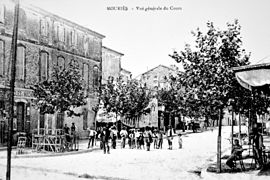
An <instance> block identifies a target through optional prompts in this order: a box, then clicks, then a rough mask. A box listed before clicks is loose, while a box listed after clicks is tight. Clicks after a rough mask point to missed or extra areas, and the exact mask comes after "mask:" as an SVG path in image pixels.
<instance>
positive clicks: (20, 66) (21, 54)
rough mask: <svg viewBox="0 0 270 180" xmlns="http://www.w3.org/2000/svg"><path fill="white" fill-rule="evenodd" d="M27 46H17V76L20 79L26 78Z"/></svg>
mask: <svg viewBox="0 0 270 180" xmlns="http://www.w3.org/2000/svg"><path fill="white" fill-rule="evenodd" d="M24 63H25V48H24V47H22V46H19V47H18V48H17V62H16V77H17V79H19V80H24V66H25V64H24Z"/></svg>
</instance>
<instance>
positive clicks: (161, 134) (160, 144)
mask: <svg viewBox="0 0 270 180" xmlns="http://www.w3.org/2000/svg"><path fill="white" fill-rule="evenodd" d="M162 144H163V131H162V130H160V131H159V132H158V148H160V149H162Z"/></svg>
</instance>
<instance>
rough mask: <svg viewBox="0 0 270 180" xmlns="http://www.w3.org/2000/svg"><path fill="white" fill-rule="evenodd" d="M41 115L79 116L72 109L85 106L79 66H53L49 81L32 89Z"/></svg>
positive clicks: (71, 64)
mask: <svg viewBox="0 0 270 180" xmlns="http://www.w3.org/2000/svg"><path fill="white" fill-rule="evenodd" d="M32 89H33V90H34V96H35V97H36V98H37V102H36V103H37V105H38V107H39V109H40V113H41V114H45V113H48V114H54V113H55V112H67V115H68V116H73V115H75V116H79V115H80V113H76V112H75V111H74V108H76V107H79V106H82V105H85V104H86V96H85V95H84V94H85V92H84V90H83V89H84V88H83V82H82V80H81V75H80V70H79V66H78V65H77V64H75V63H69V64H68V66H67V67H66V68H61V67H59V66H55V67H54V69H53V73H52V75H51V77H50V79H47V80H45V81H42V82H40V83H38V84H36V85H34V86H33V87H32Z"/></svg>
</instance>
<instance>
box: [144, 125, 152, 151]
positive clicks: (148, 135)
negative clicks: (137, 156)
mask: <svg viewBox="0 0 270 180" xmlns="http://www.w3.org/2000/svg"><path fill="white" fill-rule="evenodd" d="M144 138H145V143H146V150H147V151H150V145H151V143H152V141H153V135H152V132H151V130H150V128H149V127H148V126H146V131H145V133H144Z"/></svg>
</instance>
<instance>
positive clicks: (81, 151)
mask: <svg viewBox="0 0 270 180" xmlns="http://www.w3.org/2000/svg"><path fill="white" fill-rule="evenodd" d="M99 149H100V148H98V147H96V148H92V149H85V150H79V151H69V152H63V153H61V152H60V153H46V154H44V153H43V154H33V155H31V154H22V155H13V156H12V157H11V158H13V159H18V158H42V157H56V156H66V155H74V154H83V153H88V152H92V151H96V150H99ZM41 153H42V152H41ZM6 158H7V157H6V156H0V159H6Z"/></svg>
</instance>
